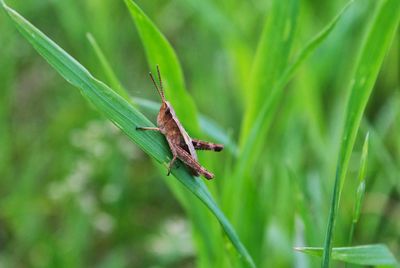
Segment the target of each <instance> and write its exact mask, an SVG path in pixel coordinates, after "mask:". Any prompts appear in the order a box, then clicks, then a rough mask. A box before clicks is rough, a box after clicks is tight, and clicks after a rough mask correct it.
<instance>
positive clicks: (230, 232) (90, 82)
mask: <svg viewBox="0 0 400 268" xmlns="http://www.w3.org/2000/svg"><path fill="white" fill-rule="evenodd" d="M0 4H1V6H2V7H3V9H4V10H5V11H6V12H7V14H8V15H9V17H10V18H11V20H12V21H13V22H14V25H15V26H16V28H17V29H18V30H19V31H20V33H21V34H22V35H23V36H24V37H25V38H26V39H27V40H28V41H29V42H30V43H31V45H32V46H33V47H34V48H35V49H36V50H37V51H38V52H39V54H40V55H41V56H42V57H43V58H44V59H46V60H47V62H48V63H49V64H50V65H51V66H52V67H53V68H54V69H55V70H56V71H57V72H58V73H59V74H60V75H61V76H62V77H63V78H64V79H65V80H67V81H68V82H69V83H71V84H72V85H74V86H75V87H77V88H79V89H80V92H81V93H82V95H83V96H84V97H85V98H86V99H87V100H88V101H89V102H90V103H91V104H92V105H93V106H94V107H95V108H96V109H97V110H98V111H99V112H101V113H102V114H103V115H104V116H105V117H106V118H107V119H109V120H111V121H112V122H113V123H114V124H115V125H116V126H117V127H118V128H120V129H121V130H122V131H123V132H124V133H125V134H126V135H127V136H128V137H129V138H130V139H131V140H132V141H133V142H135V143H136V144H137V145H138V146H139V147H140V148H141V149H143V151H145V152H146V153H147V154H148V155H150V156H151V157H152V158H153V159H155V160H156V161H157V162H160V163H162V164H164V165H166V164H167V162H168V161H169V159H170V158H171V155H170V152H169V148H168V146H167V144H166V142H165V139H164V138H163V137H162V135H161V134H159V133H151V132H140V131H137V130H136V126H152V125H153V124H152V123H151V122H150V121H149V120H148V119H147V118H146V117H145V116H144V115H143V114H141V113H140V112H139V111H138V110H137V109H135V108H134V107H132V106H131V105H130V104H129V103H128V102H127V101H126V100H125V99H123V98H122V97H121V96H119V95H118V94H116V93H115V92H114V91H113V90H112V89H111V88H109V87H108V86H107V85H105V84H104V83H102V82H101V81H99V80H97V79H96V78H94V77H93V76H92V75H91V74H90V73H89V72H88V71H87V70H86V69H85V68H84V67H83V66H82V65H81V64H80V63H79V62H78V61H76V60H75V59H74V58H72V57H71V56H70V55H69V54H67V53H66V52H65V51H64V50H62V49H61V48H60V47H59V46H58V45H57V44H56V43H54V42H53V41H52V40H50V39H49V38H48V37H47V36H45V35H44V34H43V33H42V32H41V31H39V30H38V29H37V28H35V27H34V26H33V25H32V24H31V23H29V22H28V21H27V20H26V19H24V18H23V17H22V16H21V15H20V14H18V13H17V12H16V11H15V10H13V9H11V8H10V7H8V6H7V5H6V4H5V3H4V1H2V0H0ZM172 174H173V175H174V176H175V177H176V178H177V179H178V180H179V181H180V182H181V183H182V184H183V185H184V186H185V187H186V188H187V189H188V190H189V191H191V192H192V193H193V194H194V195H195V196H197V197H198V198H199V199H200V200H201V201H202V202H203V203H204V204H205V205H206V206H207V207H208V208H209V209H210V211H211V212H212V213H213V214H214V215H215V217H216V219H217V220H218V221H219V222H220V224H221V226H222V228H223V230H224V231H225V233H226V234H227V236H228V238H229V239H230V241H231V242H232V244H233V245H234V247H235V248H236V249H237V251H238V252H239V254H240V255H241V256H242V257H243V258H244V260H245V261H246V263H247V264H248V266H249V267H255V265H254V262H253V260H252V258H251V256H250V255H249V254H248V252H247V250H246V248H245V247H244V246H243V244H242V243H241V241H240V240H239V238H238V236H237V235H236V232H235V230H234V229H233V227H232V226H231V224H230V223H229V221H228V220H227V218H226V217H225V215H224V214H223V213H222V211H221V210H220V209H219V207H218V206H217V204H216V203H215V201H214V200H213V198H212V196H211V194H210V193H209V191H208V189H207V187H206V185H205V183H204V182H203V181H202V180H200V179H196V178H194V177H193V176H192V175H190V174H189V173H188V171H187V170H186V169H184V168H181V169H174V170H173V171H172Z"/></svg>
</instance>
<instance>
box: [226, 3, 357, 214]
mask: <svg viewBox="0 0 400 268" xmlns="http://www.w3.org/2000/svg"><path fill="white" fill-rule="evenodd" d="M351 3H352V1H350V2H349V3H348V4H346V5H345V7H344V8H343V9H342V10H341V11H340V12H339V13H338V14H337V15H336V16H335V17H334V18H333V20H332V21H331V22H330V23H329V24H328V25H327V26H326V27H325V28H324V29H322V30H321V32H319V33H318V34H317V35H316V36H315V37H314V38H312V39H311V41H310V42H309V43H308V44H306V46H305V47H304V48H303V49H301V50H300V52H299V53H298V56H297V57H296V58H295V60H294V61H293V62H292V63H291V64H290V65H289V66H288V67H287V68H286V69H285V71H284V72H283V74H282V75H281V77H280V78H279V81H278V82H277V83H276V85H275V88H274V89H273V90H272V94H271V96H270V97H269V98H268V99H267V100H266V101H265V102H264V104H263V106H262V108H261V110H260V112H259V114H258V116H257V119H256V120H255V123H254V125H253V126H252V127H251V130H250V132H249V135H248V138H247V139H246V141H245V143H244V144H243V146H242V147H241V149H242V151H241V152H240V155H239V160H238V161H237V165H236V168H235V171H234V179H237V180H238V182H237V183H235V184H232V186H231V187H227V189H226V194H224V196H228V197H229V196H232V193H235V195H236V194H237V193H239V192H241V190H240V189H244V186H243V184H244V180H245V177H246V176H245V174H247V173H248V172H249V170H251V169H252V168H253V167H254V163H255V161H256V160H257V159H258V156H259V155H260V153H261V152H262V149H263V147H264V143H265V135H266V133H267V131H268V129H269V127H270V126H271V122H272V118H273V115H274V113H275V111H276V109H277V107H278V104H279V101H280V99H281V98H282V96H283V93H284V92H283V89H284V87H285V86H286V85H287V83H288V82H289V81H290V79H291V78H292V77H293V75H294V73H295V72H296V71H297V70H298V69H299V67H300V66H301V64H302V63H303V62H304V61H305V60H306V59H307V58H308V56H309V55H311V54H312V52H314V51H315V50H316V49H317V48H318V47H319V46H320V45H321V44H322V42H323V41H324V40H326V38H327V37H328V36H329V34H330V33H331V32H332V30H333V29H334V28H335V26H336V24H337V23H338V21H339V19H340V18H341V17H342V16H343V14H344V12H345V11H346V10H347V9H348V7H349V6H350V4H351ZM230 188H233V189H230ZM236 197H237V196H235V200H240V198H236ZM231 202H235V201H234V200H230V201H228V203H231ZM233 207H234V206H233Z"/></svg>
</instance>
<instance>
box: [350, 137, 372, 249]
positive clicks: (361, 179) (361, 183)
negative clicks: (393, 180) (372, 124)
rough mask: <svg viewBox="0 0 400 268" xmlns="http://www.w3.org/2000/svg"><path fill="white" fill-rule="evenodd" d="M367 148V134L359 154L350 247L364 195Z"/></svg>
mask: <svg viewBox="0 0 400 268" xmlns="http://www.w3.org/2000/svg"><path fill="white" fill-rule="evenodd" d="M368 146H369V132H368V133H367V135H366V136H365V140H364V145H363V149H362V153H361V163H360V171H359V173H358V186H357V191H356V196H355V200H356V201H355V204H354V209H353V219H352V222H351V227H350V234H349V246H350V245H351V241H352V239H353V234H354V229H355V226H356V224H357V222H358V219H359V218H360V214H361V204H362V201H363V199H364V194H365V176H366V174H365V173H366V169H367V157H368Z"/></svg>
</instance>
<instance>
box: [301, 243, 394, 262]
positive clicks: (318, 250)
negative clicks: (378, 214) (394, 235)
mask: <svg viewBox="0 0 400 268" xmlns="http://www.w3.org/2000/svg"><path fill="white" fill-rule="evenodd" d="M295 249H296V250H298V251H300V252H303V253H306V254H308V255H311V256H317V257H322V255H323V252H324V249H323V248H322V247H297V248H295ZM332 259H334V260H337V261H343V262H347V263H352V264H358V265H390V266H395V265H398V263H397V260H396V259H395V258H394V256H393V254H392V253H391V252H390V250H389V249H388V248H387V247H386V245H381V244H377V245H363V246H354V247H340V248H333V249H332Z"/></svg>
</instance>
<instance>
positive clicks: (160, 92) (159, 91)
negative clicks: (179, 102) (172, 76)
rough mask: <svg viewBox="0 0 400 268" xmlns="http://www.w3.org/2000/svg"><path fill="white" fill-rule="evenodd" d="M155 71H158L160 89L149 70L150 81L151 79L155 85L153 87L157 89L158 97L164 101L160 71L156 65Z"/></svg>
mask: <svg viewBox="0 0 400 268" xmlns="http://www.w3.org/2000/svg"><path fill="white" fill-rule="evenodd" d="M157 72H158V78H159V79H160V85H161V89H160V88H159V87H158V86H157V83H156V80H154V77H153V74H152V73H151V72H150V73H149V75H150V78H151V81H153V84H154V86H155V88H156V89H157V92H158V94H160V97H161V99H162V100H163V101H165V97H164V91H163V90H162V84H161V78H160V71H159V69H158V65H157Z"/></svg>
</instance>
